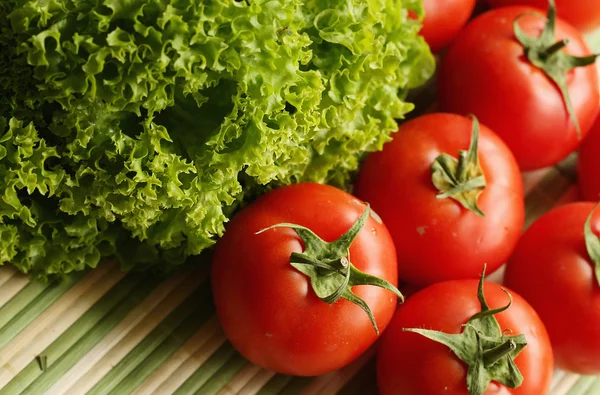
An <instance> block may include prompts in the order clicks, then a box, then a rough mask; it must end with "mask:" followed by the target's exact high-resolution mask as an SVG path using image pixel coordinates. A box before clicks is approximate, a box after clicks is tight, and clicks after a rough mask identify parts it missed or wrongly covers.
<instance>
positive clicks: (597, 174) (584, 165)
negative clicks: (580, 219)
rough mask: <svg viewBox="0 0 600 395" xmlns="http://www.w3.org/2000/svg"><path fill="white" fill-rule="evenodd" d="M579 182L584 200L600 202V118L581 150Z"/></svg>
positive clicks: (578, 164) (578, 165) (578, 172)
mask: <svg viewBox="0 0 600 395" xmlns="http://www.w3.org/2000/svg"><path fill="white" fill-rule="evenodd" d="M577 181H578V184H579V191H580V193H581V197H582V198H583V199H584V200H587V201H590V202H597V201H600V117H598V118H596V123H595V124H594V126H593V127H592V130H591V131H590V133H589V135H588V136H587V137H586V139H585V140H584V141H583V144H581V148H580V149H579V157H578V161H577Z"/></svg>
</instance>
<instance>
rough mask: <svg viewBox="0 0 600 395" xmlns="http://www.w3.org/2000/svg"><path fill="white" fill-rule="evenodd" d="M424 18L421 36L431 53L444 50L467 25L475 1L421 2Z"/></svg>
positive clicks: (442, 0) (424, 0) (444, 0)
mask: <svg viewBox="0 0 600 395" xmlns="http://www.w3.org/2000/svg"><path fill="white" fill-rule="evenodd" d="M423 8H424V9H425V18H424V19H423V28H422V29H421V32H420V33H421V35H422V36H423V38H425V41H427V44H429V47H430V48H431V51H432V52H434V53H435V52H439V51H441V50H442V49H444V48H446V47H447V46H448V45H449V44H450V43H451V42H452V40H454V38H455V37H456V36H457V35H458V33H459V32H460V31H461V30H462V28H463V27H464V26H465V25H466V24H467V22H468V20H469V18H470V17H471V14H472V13H473V9H474V8H475V0H423Z"/></svg>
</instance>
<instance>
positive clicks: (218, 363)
mask: <svg viewBox="0 0 600 395" xmlns="http://www.w3.org/2000/svg"><path fill="white" fill-rule="evenodd" d="M236 353H237V352H236V351H235V349H234V348H233V346H232V345H231V343H229V342H225V343H224V344H223V345H222V346H221V347H219V349H218V350H217V351H216V352H215V353H214V354H213V355H212V356H211V357H210V358H209V359H207V360H206V362H204V364H202V366H200V367H199V368H198V370H196V372H194V374H193V375H191V376H190V377H189V378H188V379H187V380H186V381H185V383H183V384H182V385H181V387H179V388H178V389H177V391H175V393H174V394H173V395H189V394H193V393H196V391H198V389H200V388H201V387H202V386H203V385H204V384H205V383H206V382H207V381H208V380H209V379H210V378H211V377H212V376H213V375H215V374H217V373H218V372H219V369H221V367H222V366H223V365H225V364H226V363H227V361H228V360H229V359H230V358H231V357H232V356H233V355H234V354H236Z"/></svg>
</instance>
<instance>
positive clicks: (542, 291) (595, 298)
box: [505, 202, 600, 374]
mask: <svg viewBox="0 0 600 395" xmlns="http://www.w3.org/2000/svg"><path fill="white" fill-rule="evenodd" d="M593 208H594V204H593V203H586V202H578V203H569V204H566V205H564V206H560V207H558V208H555V209H553V210H552V211H550V212H548V213H546V214H545V215H544V216H542V217H541V218H540V219H539V220H537V221H536V222H535V223H534V224H533V225H532V226H531V227H530V228H529V229H528V230H527V232H525V234H524V235H523V239H522V240H521V242H520V243H519V245H518V247H517V249H516V251H515V254H514V256H513V257H512V258H511V259H510V260H509V262H508V264H507V268H506V274H505V283H506V284H507V285H508V286H509V287H511V288H512V289H514V290H515V291H517V292H518V293H519V294H521V295H522V296H523V297H524V298H525V299H526V300H527V301H528V302H529V303H530V304H531V305H532V306H533V308H535V310H536V311H537V312H538V314H539V315H540V317H541V319H542V321H543V322H544V324H545V325H546V328H547V330H548V333H549V335H550V340H551V342H552V347H553V349H554V355H555V358H556V362H557V365H558V366H560V367H562V368H564V369H567V370H572V371H575V372H577V373H581V374H600V286H599V285H598V279H597V278H596V276H595V274H594V270H595V269H594V268H595V266H596V265H595V263H594V262H593V261H592V259H591V257H590V255H589V254H588V252H587V250H586V243H585V239H584V225H585V223H586V219H587V217H588V216H589V215H590V213H591V212H592V209H593ZM590 225H591V229H590V230H591V232H593V233H592V237H597V236H598V235H600V210H597V211H595V212H594V214H593V217H592V218H591V223H590ZM594 235H595V236H594Z"/></svg>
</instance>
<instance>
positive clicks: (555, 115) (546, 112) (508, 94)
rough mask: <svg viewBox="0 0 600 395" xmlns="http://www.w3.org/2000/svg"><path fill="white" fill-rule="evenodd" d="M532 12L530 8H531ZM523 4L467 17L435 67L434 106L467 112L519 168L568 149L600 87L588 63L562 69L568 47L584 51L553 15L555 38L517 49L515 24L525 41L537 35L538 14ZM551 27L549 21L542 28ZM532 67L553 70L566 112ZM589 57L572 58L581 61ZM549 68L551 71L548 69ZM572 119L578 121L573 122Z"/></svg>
mask: <svg viewBox="0 0 600 395" xmlns="http://www.w3.org/2000/svg"><path fill="white" fill-rule="evenodd" d="M531 12H535V13H536V15H532V14H531ZM539 14H540V11H539V10H536V9H533V8H529V7H520V6H514V7H506V8H498V9H494V10H491V11H488V12H486V13H484V14H482V15H480V16H479V17H477V18H475V19H474V20H473V21H472V22H471V23H470V24H469V25H467V27H466V28H465V29H464V30H463V31H462V32H461V33H460V34H459V36H458V37H457V38H456V40H455V41H454V43H453V44H452V45H451V46H450V48H449V50H448V52H447V54H446V56H445V58H444V59H443V60H442V62H441V65H440V70H439V79H438V93H439V103H440V108H441V110H443V111H448V112H453V113H458V114H474V115H476V116H477V117H478V118H479V119H480V121H481V122H482V123H483V124H485V125H487V126H488V127H490V128H491V129H492V130H493V131H494V132H496V133H498V135H499V136H500V137H501V138H502V139H503V140H504V141H505V142H506V144H507V145H508V146H509V147H510V149H511V150H512V152H513V153H514V155H515V157H516V158H517V162H518V163H519V165H520V167H521V169H522V170H533V169H538V168H542V167H546V166H551V165H553V164H555V163H557V162H559V161H560V160H562V159H564V158H565V157H566V156H567V155H569V154H570V153H571V152H573V151H574V150H575V149H576V148H577V147H578V146H579V144H580V143H581V140H582V138H583V137H585V135H586V134H587V133H588V131H589V129H590V127H591V126H592V123H593V122H594V120H595V118H596V116H597V115H598V110H599V109H600V107H599V106H598V103H599V100H600V94H599V91H598V75H597V72H596V69H595V67H594V65H593V64H591V65H587V66H582V67H576V68H573V69H571V70H566V69H565V68H564V67H562V66H560V65H561V64H564V63H566V62H567V58H568V57H569V55H568V54H571V55H574V56H578V57H585V56H588V55H590V54H591V53H590V51H589V49H588V47H587V46H586V44H585V43H584V41H583V38H582V37H581V34H580V33H579V32H578V31H577V30H576V29H575V28H574V27H572V26H571V25H569V24H567V23H566V22H563V21H562V20H560V19H559V20H556V29H555V37H553V34H551V33H550V34H548V35H546V37H547V38H544V40H543V42H541V41H539V40H538V41H537V42H536V44H535V45H534V44H532V43H530V44H528V47H530V46H532V45H534V46H540V47H536V48H534V49H532V50H531V51H530V52H529V54H530V55H527V56H526V55H525V49H524V45H523V44H521V43H520V41H519V40H518V39H517V37H516V35H515V32H514V31H513V22H514V21H515V20H516V19H517V18H520V19H519V22H518V25H519V26H520V28H521V30H522V31H523V32H524V34H525V35H526V36H529V39H528V40H532V41H533V37H538V36H539V35H540V33H541V32H542V30H543V29H544V27H545V24H546V21H547V19H546V18H543V17H541V16H540V15H539ZM551 30H552V29H550V28H549V31H551ZM563 39H568V40H569V41H568V44H567V45H566V47H565V48H564V50H561V49H559V48H560V46H558V47H554V49H559V50H557V51H555V52H552V54H551V55H550V54H548V53H546V52H544V51H550V52H551V46H552V44H554V42H556V41H559V40H563ZM528 56H531V57H532V59H533V58H534V57H537V58H538V60H536V63H538V64H539V65H540V66H541V64H542V63H540V62H542V60H540V59H546V60H543V62H545V63H544V67H546V68H550V69H553V70H554V72H555V73H556V76H557V77H556V78H558V79H560V80H561V81H562V83H563V84H564V86H565V90H566V91H568V95H567V96H568V97H570V100H571V102H572V109H573V111H572V113H573V114H574V115H575V118H574V117H571V116H570V112H569V111H568V107H567V101H566V98H565V97H564V96H563V94H562V92H561V89H560V88H559V85H558V83H556V82H555V81H553V80H552V79H551V78H550V77H549V76H548V75H547V74H546V73H545V72H544V70H542V68H541V67H538V66H535V65H534V64H533V63H532V61H530V60H529V58H528ZM593 60H594V59H593V58H586V61H584V60H583V59H579V60H577V63H581V64H587V63H589V62H593ZM550 73H552V72H550ZM576 125H579V127H577V126H576Z"/></svg>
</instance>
